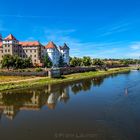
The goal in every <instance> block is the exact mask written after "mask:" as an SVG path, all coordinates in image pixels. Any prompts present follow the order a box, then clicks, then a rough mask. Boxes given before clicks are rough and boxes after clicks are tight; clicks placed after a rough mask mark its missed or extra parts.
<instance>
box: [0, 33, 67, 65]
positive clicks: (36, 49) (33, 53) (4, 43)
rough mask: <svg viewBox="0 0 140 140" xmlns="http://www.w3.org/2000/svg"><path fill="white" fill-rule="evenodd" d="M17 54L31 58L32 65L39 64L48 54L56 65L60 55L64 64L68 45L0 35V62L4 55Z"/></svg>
mask: <svg viewBox="0 0 140 140" xmlns="http://www.w3.org/2000/svg"><path fill="white" fill-rule="evenodd" d="M6 54H11V55H18V56H19V57H21V58H29V57H30V58H31V60H32V63H33V64H34V65H41V64H42V63H43V58H44V57H45V55H48V56H49V58H50V60H51V61H52V63H53V66H58V64H59V59H60V56H61V57H62V58H63V60H64V63H65V65H69V47H68V46H67V45H66V44H65V43H64V46H60V47H57V46H56V45H55V44H54V43H53V42H49V43H48V44H47V45H46V46H44V45H42V44H41V43H40V42H39V41H28V42H27V41H26V42H20V41H18V40H17V39H16V38H15V37H14V36H13V35H12V34H10V35H8V36H7V37H6V38H4V39H3V38H2V35H0V62H1V60H2V58H3V56H4V55H6Z"/></svg>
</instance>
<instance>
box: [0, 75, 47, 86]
mask: <svg viewBox="0 0 140 140" xmlns="http://www.w3.org/2000/svg"><path fill="white" fill-rule="evenodd" d="M41 79H47V77H33V78H29V79H23V80H16V81H9V82H0V85H3V84H9V83H20V82H28V81H36V80H41Z"/></svg>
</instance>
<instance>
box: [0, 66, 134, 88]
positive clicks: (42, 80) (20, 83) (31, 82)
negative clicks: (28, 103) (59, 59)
mask: <svg viewBox="0 0 140 140" xmlns="http://www.w3.org/2000/svg"><path fill="white" fill-rule="evenodd" d="M131 69H132V68H130V67H128V68H114V69H109V70H108V71H94V72H84V73H76V74H69V75H65V76H63V77H62V78H58V79H56V78H55V79H54V78H48V77H39V78H36V77H32V78H30V79H25V78H23V79H24V80H16V81H14V80H11V81H10V82H4V81H3V83H0V91H2V90H8V89H15V88H24V87H33V86H37V85H45V84H52V83H63V82H68V81H75V80H80V79H87V78H92V77H98V76H104V75H110V74H116V73H123V72H128V71H130V70H131ZM3 78H4V77H3ZM19 79H20V78H19ZM21 79H22V78H21Z"/></svg>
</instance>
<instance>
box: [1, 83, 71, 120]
mask: <svg viewBox="0 0 140 140" xmlns="http://www.w3.org/2000/svg"><path fill="white" fill-rule="evenodd" d="M68 99H69V87H61V86H57V87H55V88H54V86H51V85H49V86H47V87H45V88H44V91H43V90H42V89H36V90H32V89H31V90H28V91H27V90H26V91H22V93H21V91H16V92H14V91H13V92H3V93H0V113H2V114H4V115H5V116H6V117H7V118H9V119H14V117H15V116H16V115H17V113H18V112H19V111H20V110H39V109H40V108H41V107H42V106H43V105H47V106H48V108H49V109H54V108H55V106H56V104H57V102H58V101H64V102H66V101H67V100H68Z"/></svg>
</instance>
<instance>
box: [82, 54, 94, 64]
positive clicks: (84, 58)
mask: <svg viewBox="0 0 140 140" xmlns="http://www.w3.org/2000/svg"><path fill="white" fill-rule="evenodd" d="M82 64H83V66H90V65H91V64H92V61H91V58H90V57H89V56H84V57H83V59H82Z"/></svg>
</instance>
